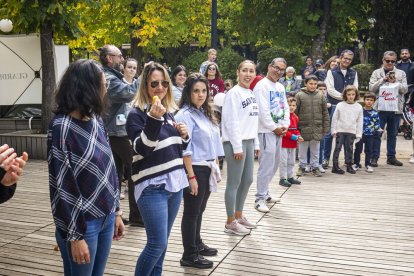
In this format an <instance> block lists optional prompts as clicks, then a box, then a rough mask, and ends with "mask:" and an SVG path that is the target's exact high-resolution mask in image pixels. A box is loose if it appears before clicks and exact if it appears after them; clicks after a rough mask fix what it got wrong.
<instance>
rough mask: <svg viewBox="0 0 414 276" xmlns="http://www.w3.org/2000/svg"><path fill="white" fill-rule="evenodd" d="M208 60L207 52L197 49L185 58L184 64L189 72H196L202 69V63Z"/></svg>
mask: <svg viewBox="0 0 414 276" xmlns="http://www.w3.org/2000/svg"><path fill="white" fill-rule="evenodd" d="M206 60H207V52H201V51H196V52H193V53H191V54H190V55H188V56H187V57H186V58H185V59H184V60H183V65H184V66H185V68H187V70H188V73H196V72H198V71H199V70H200V65H201V63H203V62H204V61H206Z"/></svg>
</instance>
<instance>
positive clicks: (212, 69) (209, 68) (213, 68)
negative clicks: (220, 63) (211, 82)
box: [208, 67, 216, 71]
mask: <svg viewBox="0 0 414 276" xmlns="http://www.w3.org/2000/svg"><path fill="white" fill-rule="evenodd" d="M208 70H210V71H216V67H208Z"/></svg>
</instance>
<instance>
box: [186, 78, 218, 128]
mask: <svg viewBox="0 0 414 276" xmlns="http://www.w3.org/2000/svg"><path fill="white" fill-rule="evenodd" d="M197 82H202V83H204V84H205V85H206V89H207V97H206V100H205V101H204V103H203V105H202V106H201V107H202V110H203V113H204V115H206V116H207V118H209V120H210V121H211V122H213V123H214V124H217V123H218V121H217V118H216V117H215V116H214V113H213V110H212V109H211V105H210V93H209V92H208V80H207V78H206V77H205V76H203V75H202V74H200V73H193V74H191V75H189V76H188V78H187V80H186V82H185V86H184V89H183V94H182V96H181V101H180V105H179V107H180V109H181V108H182V107H183V106H184V105H189V106H192V107H196V106H195V105H194V104H193V103H192V102H191V93H192V92H193V88H194V85H195V84H196V83H197Z"/></svg>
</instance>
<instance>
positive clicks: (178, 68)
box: [171, 65, 187, 86]
mask: <svg viewBox="0 0 414 276" xmlns="http://www.w3.org/2000/svg"><path fill="white" fill-rule="evenodd" d="M181 71H184V72H185V74H186V75H187V69H186V68H185V67H184V65H178V66H177V67H175V69H174V70H173V71H172V73H171V81H172V83H173V85H174V86H177V84H176V83H175V77H176V76H177V75H178V74H179V73H180V72H181Z"/></svg>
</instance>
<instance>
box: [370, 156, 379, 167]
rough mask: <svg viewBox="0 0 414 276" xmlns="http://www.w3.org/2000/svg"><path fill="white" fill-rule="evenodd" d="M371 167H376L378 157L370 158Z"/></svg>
mask: <svg viewBox="0 0 414 276" xmlns="http://www.w3.org/2000/svg"><path fill="white" fill-rule="evenodd" d="M371 167H378V158H372V159H371Z"/></svg>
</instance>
